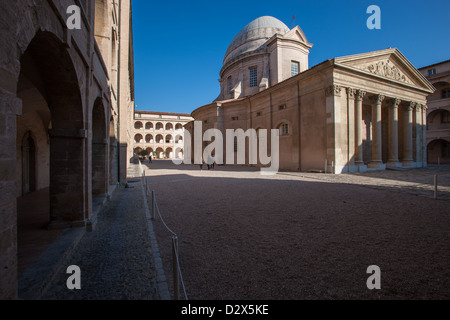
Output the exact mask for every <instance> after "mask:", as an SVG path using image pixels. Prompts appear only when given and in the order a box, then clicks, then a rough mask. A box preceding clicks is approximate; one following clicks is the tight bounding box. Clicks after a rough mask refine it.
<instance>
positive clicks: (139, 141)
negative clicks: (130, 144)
mask: <svg viewBox="0 0 450 320" xmlns="http://www.w3.org/2000/svg"><path fill="white" fill-rule="evenodd" d="M134 141H135V142H136V143H143V142H144V138H143V137H142V134H140V133H138V134H137V135H135V136H134Z"/></svg>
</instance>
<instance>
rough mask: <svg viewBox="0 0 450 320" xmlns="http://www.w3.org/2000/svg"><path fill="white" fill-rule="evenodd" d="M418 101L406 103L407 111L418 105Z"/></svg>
mask: <svg viewBox="0 0 450 320" xmlns="http://www.w3.org/2000/svg"><path fill="white" fill-rule="evenodd" d="M416 105H417V103H416V102H413V101H410V102H409V104H407V105H405V108H406V110H407V111H411V110H413V109H414V108H415V107H416Z"/></svg>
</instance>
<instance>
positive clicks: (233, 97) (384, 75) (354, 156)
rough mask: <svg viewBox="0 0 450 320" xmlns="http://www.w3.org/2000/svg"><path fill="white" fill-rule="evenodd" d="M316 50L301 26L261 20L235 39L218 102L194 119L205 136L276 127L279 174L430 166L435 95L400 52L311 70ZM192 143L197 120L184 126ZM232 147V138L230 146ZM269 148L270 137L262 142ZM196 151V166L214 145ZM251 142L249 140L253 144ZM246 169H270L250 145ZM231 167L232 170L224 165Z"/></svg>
mask: <svg viewBox="0 0 450 320" xmlns="http://www.w3.org/2000/svg"><path fill="white" fill-rule="evenodd" d="M312 46H313V45H312V44H311V43H310V42H309V41H308V40H307V37H306V35H305V33H304V32H303V31H302V29H301V28H300V27H299V26H296V27H294V28H292V29H289V28H288V27H287V26H286V24H284V23H283V22H282V21H280V20H278V19H276V18H274V17H270V16H263V17H260V18H257V19H255V20H253V21H251V22H250V23H249V24H247V25H246V26H245V27H244V28H243V29H242V30H241V31H240V32H239V33H238V34H237V35H236V36H235V37H234V39H233V40H232V42H231V43H230V45H229V46H228V49H227V51H226V52H225V57H224V59H223V66H222V68H221V70H220V79H219V82H220V94H219V96H218V97H217V98H216V99H215V100H214V101H213V102H212V103H209V104H206V105H204V106H201V107H199V108H197V109H195V110H194V111H193V112H192V114H191V116H192V117H193V118H194V119H195V120H196V121H197V123H201V130H202V133H204V132H205V131H206V130H208V129H211V128H216V129H219V130H221V131H222V133H223V137H224V147H223V148H224V149H223V150H221V152H219V155H220V154H223V157H222V158H223V159H220V158H221V157H219V159H217V157H216V161H218V163H219V164H221V162H222V163H226V161H225V159H230V157H227V152H229V153H230V152H234V153H237V151H238V150H237V148H236V146H235V147H234V149H233V150H227V149H226V144H227V143H226V134H225V131H226V130H227V129H233V130H236V129H243V130H244V131H245V132H248V130H249V129H254V130H256V132H259V130H260V129H266V130H267V132H268V134H270V132H271V129H279V131H278V136H279V168H280V169H281V170H294V171H310V170H326V171H327V172H331V173H336V174H338V173H344V172H362V171H367V170H385V169H386V168H388V167H423V166H426V144H425V143H426V109H427V106H426V103H427V100H426V98H427V96H428V95H429V94H430V93H432V92H434V90H435V89H434V87H433V86H432V85H431V84H430V83H429V82H428V81H427V79H426V78H425V77H424V76H423V75H422V74H421V73H420V72H419V71H418V70H417V69H416V68H415V67H414V66H413V65H412V64H411V63H410V62H409V61H408V59H407V58H406V57H405V56H404V55H403V54H402V53H401V52H400V51H399V50H397V49H393V48H388V49H383V50H379V51H373V52H367V53H360V54H355V55H351V56H345V57H338V58H331V59H328V60H326V61H324V62H322V63H319V64H318V65H316V66H313V67H312V68H310V67H309V63H308V55H309V51H310V49H311V48H312ZM185 128H186V130H187V131H188V132H189V133H190V134H191V136H192V137H193V135H194V121H192V122H190V123H188V124H187V125H186V126H185ZM233 139H234V138H233ZM258 139H265V140H266V141H267V144H268V146H267V149H268V154H269V153H270V152H271V147H272V146H271V139H270V137H263V136H260V135H259V134H258ZM193 140H194V139H191V145H190V146H189V145H188V146H185V148H187V151H188V152H187V154H186V157H190V159H191V160H194V159H195V158H196V156H197V157H198V156H199V155H198V154H197V153H202V152H203V150H204V148H205V147H206V146H207V145H208V143H207V142H204V143H203V144H202V146H201V148H195V147H194V144H193ZM247 140H248V139H247ZM245 154H246V156H245V162H244V163H238V162H237V155H231V158H233V157H234V159H235V160H236V161H235V162H234V163H231V164H236V163H237V164H245V165H255V166H264V165H266V164H265V163H261V159H260V157H257V159H255V157H254V156H252V155H251V154H252V153H251V152H249V148H248V145H247V146H246V153H245ZM226 164H230V163H226Z"/></svg>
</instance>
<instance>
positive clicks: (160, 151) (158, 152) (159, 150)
mask: <svg viewBox="0 0 450 320" xmlns="http://www.w3.org/2000/svg"><path fill="white" fill-rule="evenodd" d="M156 158H158V159H163V158H164V150H163V148H157V149H156Z"/></svg>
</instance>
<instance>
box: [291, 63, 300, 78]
mask: <svg viewBox="0 0 450 320" xmlns="http://www.w3.org/2000/svg"><path fill="white" fill-rule="evenodd" d="M299 72H300V62H298V61H291V77H293V76H296V75H298V73H299Z"/></svg>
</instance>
